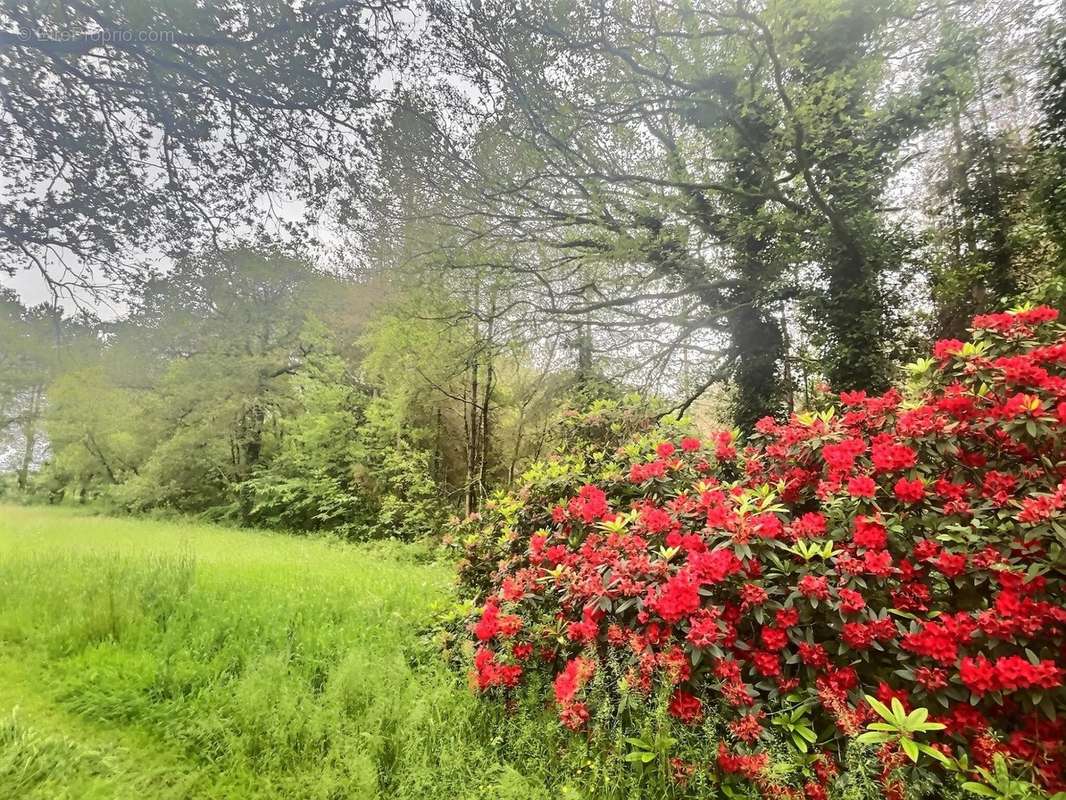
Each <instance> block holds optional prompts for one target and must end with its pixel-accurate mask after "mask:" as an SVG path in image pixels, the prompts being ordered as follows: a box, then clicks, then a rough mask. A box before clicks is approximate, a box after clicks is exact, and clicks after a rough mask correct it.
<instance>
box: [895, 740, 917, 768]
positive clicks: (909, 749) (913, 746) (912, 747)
mask: <svg viewBox="0 0 1066 800" xmlns="http://www.w3.org/2000/svg"><path fill="white" fill-rule="evenodd" d="M899 744H900V746H901V747H902V748H903V752H904V753H906V754H907V758H909V759H910V760H911V761H914V762H916V763H917V761H918V745H917V743H915V741H914V739H907V738H903V739H900V740H899Z"/></svg>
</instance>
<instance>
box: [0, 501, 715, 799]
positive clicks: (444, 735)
mask: <svg viewBox="0 0 1066 800" xmlns="http://www.w3.org/2000/svg"><path fill="white" fill-rule="evenodd" d="M429 555H430V554H429V553H428V552H427V551H424V550H419V549H417V548H415V547H413V546H410V545H399V544H394V543H393V544H377V545H373V546H353V545H348V544H342V543H339V542H337V541H335V540H324V539H306V538H305V539H295V538H292V537H286V536H284V535H277V534H268V533H261V532H255V531H234V530H227V529H224V528H217V527H210V526H203V525H191V524H182V523H176V522H157V521H151V520H145V519H140V520H131V519H120V520H116V519H113V518H106V517H88V516H84V515H79V514H77V513H76V512H74V511H72V510H68V509H44V508H26V507H12V506H0V587H2V591H0V675H2V676H3V680H2V681H0V797H3V798H20V800H56V799H57V798H78V799H79V800H81V798H106V799H107V800H124V799H125V798H136V799H137V800H143V798H144V797H149V796H150V797H152V798H153V799H154V800H155V799H158V800H178V799H179V798H180V800H186V798H190V799H191V798H196V799H199V798H226V800H232V799H233V798H300V799H301V800H316V799H319V798H321V800H326V798H355V799H356V800H370V799H372V798H378V797H381V798H419V800H433V799H434V798H442V800H443V799H444V798H448V800H452V798H458V799H459V800H463V799H466V798H469V799H470V800H475V799H477V800H482V799H483V800H489V799H490V798H491V799H492V800H497V798H512V799H513V800H527V799H529V800H541V799H542V798H543V800H548V798H559V797H567V798H571V800H622V799H623V798H625V799H626V800H635V798H651V797H654V798H660V797H663V798H668V797H697V796H706V794H705V792H706V788H707V787H706V785H703V786H702V788H699V787H698V786H695V785H690V786H689V787H688V789H687V790H686V789H683V788H681V787H679V786H677V785H675V784H673V783H672V782H671V781H669V780H668V779H667V778H666V777H665V776H666V775H667V773H668V771H669V769H668V767H666V765H665V764H655V765H651V766H650V767H647V768H645V767H643V766H641V767H639V768H638V767H637V766H634V765H633V764H630V763H626V762H624V761H622V760H621V758H620V756H621V755H623V754H624V753H626V752H628V750H629V749H630V746H629V745H628V744H627V743H626V742H625V740H624V737H623V736H622V735H621V734H619V735H618V736H617V738H616V739H610V738H605V737H601V739H600V740H598V741H596V742H594V743H592V744H591V745H589V744H587V743H586V742H585V740H584V739H583V738H582V737H580V736H574V735H572V734H570V733H568V732H566V731H565V730H563V729H562V728H561V727H560V726H559V725H558V722H557V720H556V717H555V713H554V710H553V709H551V708H544V706H543V701H542V699H540V698H542V697H543V694H538V693H537V692H533V693H531V694H529V695H527V698H528V699H522V698H520V699H519V701H518V704H517V706H516V708H514V709H513V710H512V711H511V712H507V711H506V710H504V709H503V707H502V704H499V703H486V702H482V701H480V700H478V699H477V698H476V697H475V696H474V695H473V694H472V693H471V691H470V690H469V688H468V687H467V686H466V685H465V682H464V679H463V676H462V675H457V674H455V673H454V672H452V671H450V670H449V669H448V668H447V666H446V665H445V664H444V663H443V661H442V659H441V658H440V656H439V653H438V650H437V648H436V646H435V645H434V644H433V643H432V641H430V640H429V639H426V638H424V637H422V636H421V635H420V633H419V631H420V628H421V627H422V626H423V625H424V624H425V623H426V622H427V621H428V620H429V619H431V617H432V614H433V611H434V608H435V607H436V606H437V605H438V604H441V603H444V602H445V601H446V597H447V588H446V587H447V585H448V582H449V580H450V575H451V569H450V567H449V566H448V565H446V564H440V563H434V562H433V561H431V560H430V559H429ZM664 716H665V715H663V714H662V713H661V710H660V713H659V715H658V717H657V718H658V719H660V720H661V719H662V718H664ZM657 724H659V723H656V722H655V719H651V720H649V723H648V725H649V726H650V727H649V728H648V731H647V733H646V736H647V737H651V738H654V737H655V736H656V727H655V726H656V725H657ZM649 740H650V739H649ZM693 741H695V739H693ZM683 747H685V743H681V744H679V745H678V748H683ZM605 751H606V752H610V753H613V754H614V756H615V757H613V758H603V756H604V754H605ZM670 755H682V756H684V757H686V758H689V759H695V758H702V759H708V760H709V759H710V758H712V757H713V754H712V753H711V752H709V751H707V749H706V742H705V741H704V742H703V743H702V744H701V745H700V746H699V748H695V745H691V746H689V748H688V750H683V749H675V751H674V752H671V753H670ZM701 792H702V793H703V794H701Z"/></svg>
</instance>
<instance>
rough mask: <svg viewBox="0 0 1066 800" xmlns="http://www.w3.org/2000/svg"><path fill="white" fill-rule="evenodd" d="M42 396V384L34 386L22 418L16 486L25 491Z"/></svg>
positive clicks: (31, 461) (28, 478)
mask: <svg viewBox="0 0 1066 800" xmlns="http://www.w3.org/2000/svg"><path fill="white" fill-rule="evenodd" d="M43 396H44V388H43V387H42V386H34V387H33V389H32V390H31V391H30V401H29V407H28V408H27V409H26V414H25V416H24V417H23V420H22V441H23V449H22V459H21V461H20V463H19V469H18V478H17V480H18V488H19V491H21V492H25V491H26V490H27V489H28V488H29V485H30V467H32V466H33V453H34V449H35V448H36V447H37V422H38V419H39V418H40V415H41V402H42V399H43Z"/></svg>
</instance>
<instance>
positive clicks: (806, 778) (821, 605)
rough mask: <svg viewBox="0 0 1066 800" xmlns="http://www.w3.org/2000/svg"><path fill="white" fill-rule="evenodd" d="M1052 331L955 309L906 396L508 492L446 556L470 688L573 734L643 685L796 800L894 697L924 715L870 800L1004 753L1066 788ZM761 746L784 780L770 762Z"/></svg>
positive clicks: (1009, 317) (729, 770)
mask: <svg viewBox="0 0 1066 800" xmlns="http://www.w3.org/2000/svg"><path fill="white" fill-rule="evenodd" d="M1056 317H1057V313H1056V312H1055V311H1053V310H1051V309H1047V308H1042V307H1040V308H1033V309H1029V310H1022V311H1018V312H1014V313H1004V314H993V315H985V316H981V317H977V318H975V319H974V321H973V337H972V341H970V342H967V343H963V342H961V341H956V340H949V341H941V342H938V343H937V344H936V347H935V348H934V351H933V357H932V358H931V359H928V360H925V361H922V362H919V363H918V364H916V365H913V366H912V367H911V383H910V386H909V387H908V390H907V392H905V393H902V392H900V391H896V390H893V391H890V392H888V393H887V394H885V395H882V396H879V397H870V396H867V395H866V394H865V393H863V392H846V393H843V394H841V395H840V397H839V407H834V408H828V409H826V410H824V411H821V412H819V413H808V414H803V415H798V416H795V417H793V418H792V419H791V420H789V421H788V422H787V423H785V424H779V423H777V422H775V421H773V420H771V419H764V420H762V421H761V422H760V423H759V424H758V425H757V431H756V433H755V434H754V435H753V436H752V438H751V440H750V441H749V442H747V443H746V445H745V446H743V447H740V446H739V445H738V444H737V442H735V441H734V437H733V435H732V434H730V433H722V434H719V435H717V436H715V437H714V438H713V440H712V441H710V442H707V441H700V440H698V439H696V438H694V437H691V436H677V437H676V438H674V437H672V438H670V439H668V440H660V441H657V440H655V439H649V438H648V437H645V438H643V439H640V440H636V441H635V442H633V443H632V444H629V445H626V446H624V447H622V448H621V449H620V450H618V451H617V452H616V453H614V454H613V456H611V457H610V458H609V459H607V461H606V462H605V463H604V464H601V465H600V466H599V467H598V468H597V470H596V471H595V472H596V474H595V479H592V480H589V481H588V482H586V483H584V484H582V485H580V486H570V487H566V488H569V489H570V491H569V492H557V494H558V497H557V498H550V497H548V496H545V495H542V496H541V497H539V498H537V497H536V493H535V492H530V491H529V490H528V489H527V490H526V491H525V492H524V494H523V495H521V496H520V497H518V498H511V505H509V506H507V509H506V512H505V513H500V514H499V515H498V519H497V520H495V521H493V520H482V524H483V525H484V526H485V528H484V530H483V531H482V536H481V538H480V540H479V541H481V542H483V543H484V542H492V543H493V544H492V545H491V546H483V547H482V549H481V550H480V551H477V548H476V547H474V549H472V550H471V551H470V558H471V559H472V561H477V560H478V556H479V553H480V555H481V556H482V561H481V567H482V570H481V572H479V573H477V574H478V576H479V577H478V578H477V579H476V580H471V581H467V589H468V591H469V593H470V594H472V595H475V596H477V597H478V598H479V600H480V601H481V602H483V604H484V605H483V608H482V610H481V612H480V613H479V614H478V616H477V619H476V620H475V623H474V624H473V625H472V635H473V639H474V643H475V646H476V657H475V662H474V670H473V677H474V679H475V681H476V685H477V687H478V688H479V690H481V691H484V692H486V693H508V692H512V691H515V690H516V687H519V686H521V685H523V683H524V682H525V681H526V679H527V678H528V677H529V676H530V674H532V673H539V674H540V675H541V676H542V677H543V678H545V679H547V680H549V681H551V684H550V685H551V686H552V687H553V689H554V693H553V697H551V698H550V699H549V701H550V702H551V703H553V704H554V705H555V707H556V708H557V710H558V712H559V716H560V720H561V722H562V723H563V724H564V725H566V726H567V727H569V728H572V729H574V730H580V729H582V728H583V727H585V726H586V725H587V724H589V720H590V717H591V718H595V719H603V718H612V717H613V718H615V719H616V720H617V719H621V717H622V716H624V715H625V714H626V713H629V711H628V710H627V709H629V710H631V709H632V707H633V705H634V703H639V702H640V700H641V698H646V699H647V702H649V703H650V702H651V698H653V697H654V696H655V695H656V694H657V693H660V692H662V691H665V692H666V693H667V694H668V695H669V704H668V711H669V714H670V715H671V716H672V717H673V718H675V720H676V724H677V725H678V726H680V727H681V728H682V729H684V727H685V726H697V725H699V724H701V720H704V719H705V718H708V719H709V718H710V716H712V715H713V717H714V719H715V720H721V724H720V725H719V726H718V730H717V732H715V733H713V735H714V736H715V737H716V739H717V742H716V743H715V742H709V743H708V744H710V745H711V746H712V747H714V745H715V744H716V745H717V746H716V747H714V753H715V754H716V755H715V757H714V763H713V764H712V765H710V766H709V768H710V769H711V770H713V771H715V772H716V773H717V779H718V780H722V781H726V782H727V785H728V783H729V782H741V784H743V783H744V782H750V785H754V786H755V787H757V788H758V789H759V790H760V791H763V792H764V793H767V794H770V793H773V794H774V795H775V796H777V795H782V794H783V795H784V796H798V794H799V793H801V792H805V793H806V795H807V797H808V798H810V800H818V798H821V797H825V796H826V795H825V792H826V788H827V787H829V786H830V785H831V782H832V780H833V779H834V776H835V775H836V774H837V770H838V766H839V762H840V761H841V759H843V758H845V757H846V753H847V750H848V748H849V747H851V746H853V742H854V739H855V737H857V736H859V735H860V734H861V733H862V732H863V731H864V730H865V729H866V726H867V725H868V724H869V723H871V722H878V721H879V719H880V718H879V717H878V715H877V713H876V712H875V706H880V707H882V708H885V707H887V704H889V703H890V702H892V701H893V700H894V699H895V700H898V701H899V704H901V705H902V707H903V708H902V710H903V711H906V712H909V711H911V710H914V709H923V708H924V709H928V713H929V717H928V719H929V722H928V723H925V718H924V714H923V715H921V720H920V721H921V722H922V723H923V724H922V725H921V726H919V727H918V728H916V730H920V731H921V734H920V736H921V744H922V749H921V750H920V751H919V750H917V749H915V748H916V746H917V745H916V744H915V742H914V741H912V740H911V739H909V738H907V736H903V737H902V738H898V739H896V738H892V737H891V736H889V735H888V734H884V735H874V736H873V740H874V741H877V742H879V750H878V756H879V758H880V762H881V769H880V775H879V778H880V781H881V783H882V789H883V791H884V793H885V794H886V796H887V797H889V798H897V797H902V796H903V793H904V785H905V781H906V778H907V776H908V774H911V773H910V772H908V770H911V771H913V768H912V767H910V766H909V765H910V764H911V763H912V761H913V760H914V759H916V758H918V757H919V756H920V757H922V758H929V759H931V760H930V762H929V763H930V764H932V763H935V762H940V763H941V764H943V765H946V766H944V767H943V768H944V769H947V770H953V771H954V772H955V773H957V774H958V777H959V781H960V782H962V781H971V782H972V781H974V780H975V779H977V780H980V778H979V773H977V772H975V770H977V769H978V768H982V769H985V770H986V772H987V770H988V769H989V768H991V767H992V766H993V764H994V762H995V760H996V759H1000V760H1002V759H1003V758H1006V759H1007V761H1008V762H1009V763H1011V764H1012V765H1013V766H1012V769H1015V770H1016V771H1018V773H1019V774H1024V775H1025V776H1027V777H1028V778H1030V779H1031V780H1032V781H1033V782H1034V783H1036V784H1038V785H1040V786H1041V787H1042V788H1043V790H1045V791H1048V792H1055V791H1060V790H1062V789H1063V788H1066V744H1064V741H1066V716H1064V714H1063V712H1066V694H1064V691H1063V687H1062V684H1063V678H1064V673H1063V670H1064V667H1066V648H1064V644H1066V637H1064V632H1066V608H1064V605H1063V596H1062V592H1063V578H1064V568H1063V545H1064V543H1066V519H1064V516H1063V513H1062V512H1063V509H1064V508H1066V480H1064V479H1066V436H1064V431H1066V330H1064V328H1063V327H1062V326H1061V325H1059V324H1058V323H1057V321H1056ZM673 432H674V433H677V432H678V429H675V430H674V431H673ZM584 477H588V475H585V476H584ZM555 488H557V489H560V488H564V487H563V486H562V485H557V486H556V487H555ZM551 494H552V493H551V492H548V495H551ZM540 501H546V502H543V503H542V502H540ZM500 502H501V503H502V502H504V501H503V499H501V501H500ZM485 562H489V563H488V564H487V565H486V563H485ZM467 574H473V573H469V572H468V573H467ZM593 684H597V685H604V684H605V685H606V689H605V690H604V691H602V692H599V693H598V695H597V699H596V700H595V703H598V704H599V705H598V706H596V707H593V706H591V705H590V704H591V703H593V700H592V699H591V697H590V693H589V687H590V686H591V685H593ZM537 685H544V684H543V682H537ZM864 695H868V696H875V697H876V698H877V699H878V700H879V701H880V703H879V702H878V700H875V701H873V703H871V702H868V701H867V700H865V699H864ZM893 705H894V707H896V708H898V704H893ZM771 722H772V723H773V725H770V724H768V723H771ZM716 724H717V723H716ZM882 724H883V723H882ZM901 724H902V723H901ZM704 727H705V729H707V726H704ZM874 730H878V728H877V727H876V726H875V728H874ZM880 730H884V728H883V727H882V728H881V729H880ZM771 731H775V732H776V734H777V737H776V738H775V735H774V734H772V733H771ZM708 735H712V734H711V733H709V734H708ZM869 739H870V737H867V740H869ZM782 740H783V741H784V742H785V743H786V744H787V745H788V746H790V747H792V748H793V749H794V750H795V751H796V754H797V758H798V759H799V760H800V761H801V762H802V764H803V772H802V773H798V772H796V771H795V770H794V771H793V772H792V773H791V774H787V775H783V774H782V773H781V771H774V770H773V769H772V763H771V762H772V760H773V757H774V753H775V752H777V753H779V752H780V751H779V750H775V749H774V748H768V747H767V743H768V742H770V741H774V742H778V741H782ZM801 756H802V757H801ZM934 757H935V758H934ZM682 771H684V770H682ZM801 774H802V775H803V777H800V775H801ZM967 785H972V784H967Z"/></svg>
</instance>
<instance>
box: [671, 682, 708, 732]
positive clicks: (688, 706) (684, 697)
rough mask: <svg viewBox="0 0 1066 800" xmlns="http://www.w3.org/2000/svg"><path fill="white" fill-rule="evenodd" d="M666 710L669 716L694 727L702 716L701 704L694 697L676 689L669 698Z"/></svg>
mask: <svg viewBox="0 0 1066 800" xmlns="http://www.w3.org/2000/svg"><path fill="white" fill-rule="evenodd" d="M667 710H668V711H669V712H670V715H671V716H673V717H675V718H677V719H679V720H681V721H682V722H683V723H685V724H686V725H695V724H696V723H697V722H699V721H700V718H701V717H702V716H703V703H702V702H701V701H700V699H699V698H698V697H696V696H695V695H691V694H689V693H688V692H686V691H683V690H681V689H677V690H675V691H674V694H673V696H671V698H670V705H669V706H668V708H667Z"/></svg>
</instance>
